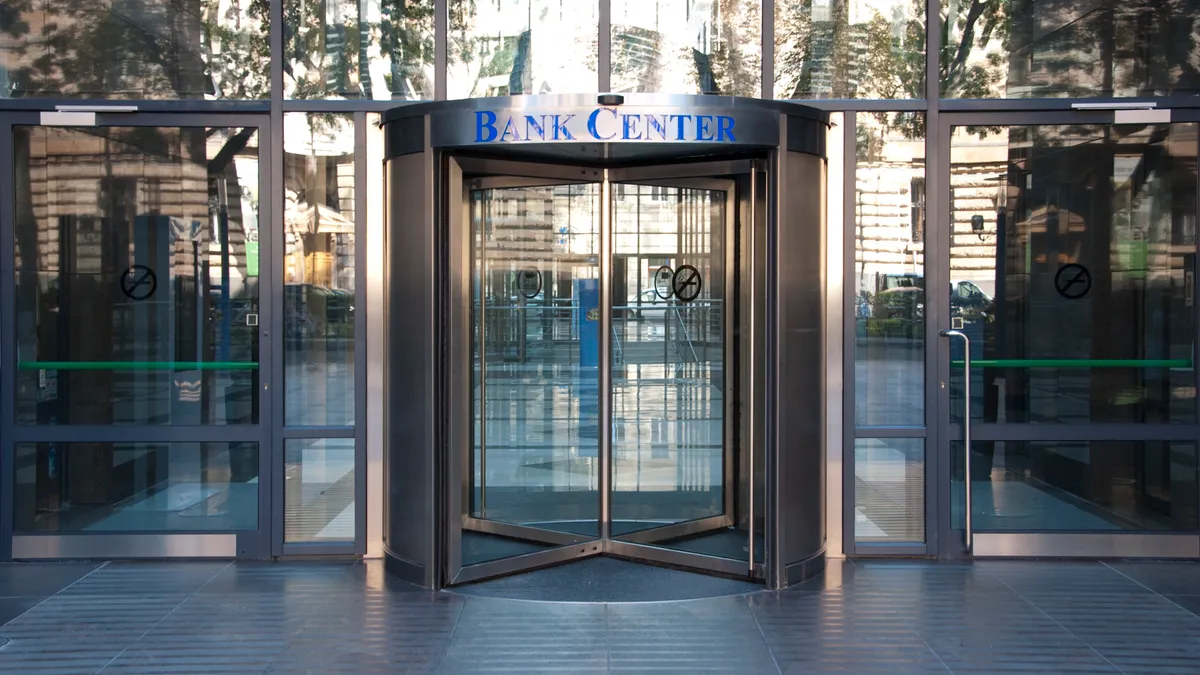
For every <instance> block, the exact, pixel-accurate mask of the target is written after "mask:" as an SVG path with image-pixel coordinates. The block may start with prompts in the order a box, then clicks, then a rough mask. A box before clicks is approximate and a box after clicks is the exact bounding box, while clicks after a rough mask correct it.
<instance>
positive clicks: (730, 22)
mask: <svg viewBox="0 0 1200 675" xmlns="http://www.w3.org/2000/svg"><path fill="white" fill-rule="evenodd" d="M713 12H714V14H715V16H714V19H715V20H716V21H718V24H717V26H718V30H717V34H718V35H720V40H719V41H717V42H716V43H715V44H714V45H713V50H712V54H711V56H710V59H711V62H712V74H713V80H714V82H715V84H716V91H713V92H707V91H706V92H704V93H714V94H725V95H727V96H758V95H760V93H761V87H760V82H761V79H762V48H761V46H760V44H761V40H760V39H759V37H760V36H761V35H762V6H761V3H760V2H759V0H719V2H717V3H714V7H713Z"/></svg>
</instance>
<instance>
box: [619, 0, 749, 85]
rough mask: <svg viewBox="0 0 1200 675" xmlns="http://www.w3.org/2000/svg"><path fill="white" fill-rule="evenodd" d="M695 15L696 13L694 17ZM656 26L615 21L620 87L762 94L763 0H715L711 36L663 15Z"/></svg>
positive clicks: (709, 26)
mask: <svg viewBox="0 0 1200 675" xmlns="http://www.w3.org/2000/svg"><path fill="white" fill-rule="evenodd" d="M693 20H694V19H693ZM657 21H658V22H661V23H656V25H654V26H650V27H647V26H635V25H628V24H621V23H614V25H613V40H612V84H613V90H614V91H640V92H650V91H663V90H667V91H687V90H690V91H692V92H698V93H704V94H723V95H728V96H758V95H760V93H761V86H760V83H761V78H762V47H761V39H760V37H761V35H762V8H761V3H760V2H759V1H758V0H714V2H713V3H712V8H711V13H710V14H709V15H708V16H707V17H705V18H704V19H703V21H704V22H705V23H706V28H707V30H704V31H702V34H703V35H705V36H707V41H704V40H703V39H700V38H697V37H696V36H693V35H690V34H689V28H688V26H687V25H686V24H685V25H684V26H683V27H680V26H678V25H677V24H678V23H681V22H683V21H685V19H684V17H680V16H666V17H659V19H658V20H657Z"/></svg>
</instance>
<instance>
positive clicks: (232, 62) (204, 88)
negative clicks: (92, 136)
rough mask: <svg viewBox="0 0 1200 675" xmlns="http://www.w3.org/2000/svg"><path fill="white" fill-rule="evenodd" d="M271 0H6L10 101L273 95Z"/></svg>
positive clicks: (5, 82) (1, 90) (2, 16)
mask: <svg viewBox="0 0 1200 675" xmlns="http://www.w3.org/2000/svg"><path fill="white" fill-rule="evenodd" d="M270 4H271V3H270V2H269V0H186V1H183V2H180V1H179V0H143V1H141V2H122V1H120V0H117V1H114V2H96V1H95V0H53V1H43V0H4V1H3V2H0V36H2V37H0V78H2V79H0V97H4V98H34V97H38V98H45V97H63V98H96V99H165V100H175V99H201V100H213V99H266V98H270V96H271V79H270V61H271V46H270V41H269V38H270V30H269V28H270V25H271V23H272V22H271V20H270ZM313 4H317V3H313Z"/></svg>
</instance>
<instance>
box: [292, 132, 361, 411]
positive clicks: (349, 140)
mask: <svg viewBox="0 0 1200 675" xmlns="http://www.w3.org/2000/svg"><path fill="white" fill-rule="evenodd" d="M283 139H284V153H285V154H284V167H283V169H284V200H285V206H284V241H283V243H284V266H283V281H284V296H283V300H284V302H283V317H284V319H283V320H284V325H285V335H284V346H285V349H284V379H285V385H286V391H285V394H284V401H285V407H286V415H287V424H295V425H311V426H324V425H327V426H353V425H354V304H355V303H354V289H355V283H354V274H355V259H354V251H355V249H354V235H355V228H354V120H353V118H352V117H351V116H350V115H334V114H329V113H288V114H286V115H284V137H283Z"/></svg>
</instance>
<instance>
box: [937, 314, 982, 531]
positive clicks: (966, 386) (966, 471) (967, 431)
mask: <svg viewBox="0 0 1200 675" xmlns="http://www.w3.org/2000/svg"><path fill="white" fill-rule="evenodd" d="M940 335H941V336H942V337H946V338H951V337H956V338H962V341H963V360H962V364H963V398H964V399H965V400H964V402H963V408H964V410H963V446H965V450H964V451H963V453H964V455H965V457H964V460H963V486H964V489H965V493H964V498H965V502H966V518H965V520H964V523H963V525H964V529H965V532H964V534H963V536H964V537H965V540H966V541H965V544H966V551H967V554H968V555H970V553H971V548H972V545H973V543H974V542H973V539H974V537H973V533H972V530H971V338H969V337H967V334H966V333H964V332H962V331H960V330H943V331H942V332H941V333H940Z"/></svg>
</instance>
